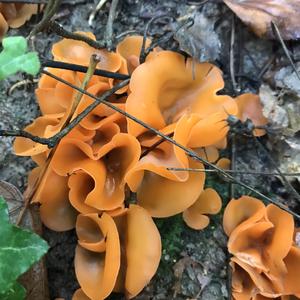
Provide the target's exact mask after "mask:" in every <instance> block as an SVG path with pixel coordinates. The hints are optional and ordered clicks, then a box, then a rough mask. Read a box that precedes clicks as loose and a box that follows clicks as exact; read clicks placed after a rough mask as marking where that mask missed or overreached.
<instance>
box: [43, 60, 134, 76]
mask: <svg viewBox="0 0 300 300" xmlns="http://www.w3.org/2000/svg"><path fill="white" fill-rule="evenodd" d="M42 65H43V67H49V68H54V69H64V70H71V71H74V72H80V73H86V71H87V69H88V68H87V67H85V66H82V65H76V64H69V63H65V62H61V61H54V60H45V61H43V62H42ZM94 75H97V76H102V77H107V78H113V79H118V80H125V79H128V78H130V76H129V75H126V74H120V73H115V72H110V71H106V70H101V69H96V70H95V73H94Z"/></svg>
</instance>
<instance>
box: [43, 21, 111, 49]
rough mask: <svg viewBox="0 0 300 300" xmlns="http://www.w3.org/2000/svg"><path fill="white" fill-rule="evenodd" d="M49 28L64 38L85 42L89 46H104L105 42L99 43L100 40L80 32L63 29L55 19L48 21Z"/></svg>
mask: <svg viewBox="0 0 300 300" xmlns="http://www.w3.org/2000/svg"><path fill="white" fill-rule="evenodd" d="M49 29H50V30H51V31H53V32H55V33H56V34H57V35H59V36H62V37H64V38H66V39H70V40H75V41H82V42H85V43H87V44H88V45H89V46H91V47H93V48H95V49H103V48H105V43H100V42H98V41H95V40H93V39H91V38H89V37H88V36H86V35H83V34H80V33H74V32H70V31H68V30H66V29H64V28H63V27H62V26H61V25H60V24H58V23H57V22H55V21H50V22H49Z"/></svg>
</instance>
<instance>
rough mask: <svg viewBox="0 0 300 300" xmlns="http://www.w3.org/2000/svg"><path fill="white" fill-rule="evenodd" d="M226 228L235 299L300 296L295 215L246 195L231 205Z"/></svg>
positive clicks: (298, 250) (226, 215) (299, 253)
mask: <svg viewBox="0 0 300 300" xmlns="http://www.w3.org/2000/svg"><path fill="white" fill-rule="evenodd" d="M223 225H224V230H225V232H226V234H227V235H228V236H229V240H228V251H229V252H230V253H231V254H232V255H233V257H232V258H231V266H232V269H233V278H232V288H233V297H234V299H236V300H239V299H249V300H250V299H264V297H266V298H276V297H280V296H288V295H295V296H299V294H300V279H299V276H298V275H296V274H298V272H299V267H300V249H299V247H297V245H296V244H295V241H294V232H295V225H294V220H293V217H292V215H290V214H289V213H287V212H285V211H283V210H282V209H280V208H278V207H276V206H275V205H273V204H269V205H268V206H265V205H264V204H263V203H262V202H261V201H260V200H258V199H255V198H251V197H247V196H243V197H241V198H240V199H238V200H231V201H230V202H229V204H228V206H227V207H226V209H225V212H224V219H223ZM255 297H256V298H255ZM283 299H284V298H283Z"/></svg>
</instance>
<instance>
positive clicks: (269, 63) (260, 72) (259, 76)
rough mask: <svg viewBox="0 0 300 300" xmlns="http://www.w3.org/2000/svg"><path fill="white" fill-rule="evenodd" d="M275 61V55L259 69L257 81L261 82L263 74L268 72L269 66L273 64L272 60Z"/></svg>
mask: <svg viewBox="0 0 300 300" xmlns="http://www.w3.org/2000/svg"><path fill="white" fill-rule="evenodd" d="M275 59H276V54H274V55H272V56H271V57H270V58H269V59H268V61H267V62H266V63H265V64H264V66H263V67H262V68H261V70H260V71H259V73H258V75H257V79H258V80H261V78H262V77H263V76H264V75H265V73H266V72H267V71H268V70H269V68H270V67H271V65H272V64H273V62H274V60H275Z"/></svg>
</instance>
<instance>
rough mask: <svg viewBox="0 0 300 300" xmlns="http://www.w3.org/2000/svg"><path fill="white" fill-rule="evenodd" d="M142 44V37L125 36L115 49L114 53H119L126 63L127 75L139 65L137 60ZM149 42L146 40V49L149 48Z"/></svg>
mask: <svg viewBox="0 0 300 300" xmlns="http://www.w3.org/2000/svg"><path fill="white" fill-rule="evenodd" d="M142 43H143V37H142V36H140V35H131V36H127V37H126V38H125V39H124V40H122V41H121V42H120V43H119V44H118V45H117V48H116V52H117V53H119V54H120V55H121V56H122V57H123V58H124V59H125V60H126V63H127V68H128V73H129V74H131V73H132V72H133V70H134V69H136V67H137V66H138V65H139V64H140V61H139V58H140V53H141V48H142ZM150 44H151V40H150V39H146V44H145V47H146V49H147V48H148V47H149V46H150Z"/></svg>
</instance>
